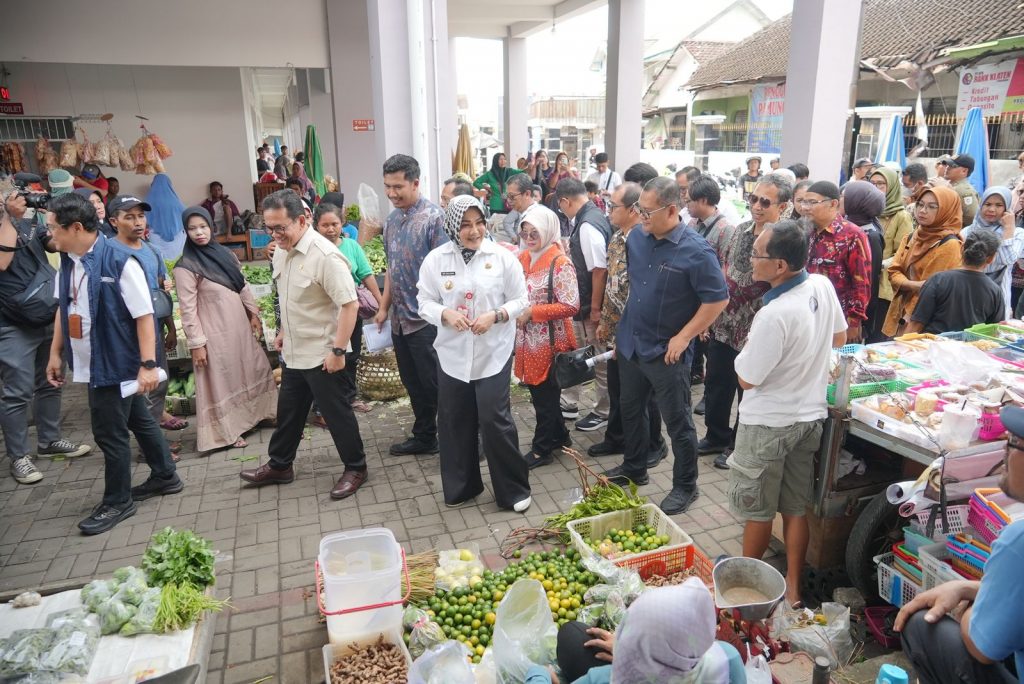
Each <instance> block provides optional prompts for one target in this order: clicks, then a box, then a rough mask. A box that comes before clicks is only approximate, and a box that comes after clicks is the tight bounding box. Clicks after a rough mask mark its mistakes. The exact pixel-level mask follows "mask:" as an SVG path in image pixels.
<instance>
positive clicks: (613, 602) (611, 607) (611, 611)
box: [598, 591, 626, 632]
mask: <svg viewBox="0 0 1024 684" xmlns="http://www.w3.org/2000/svg"><path fill="white" fill-rule="evenodd" d="M624 617H626V601H625V599H624V598H623V597H622V596H621V595H620V594H619V593H618V592H617V591H613V592H612V593H611V594H610V595H609V596H608V600H607V601H605V603H604V615H603V616H602V617H601V619H600V620H599V621H598V622H599V625H600V626H601V627H602V628H604V629H606V630H608V631H609V632H614V631H615V630H616V629H618V627H619V625H620V624H621V623H622V618H624Z"/></svg>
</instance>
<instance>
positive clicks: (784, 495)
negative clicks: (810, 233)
mask: <svg viewBox="0 0 1024 684" xmlns="http://www.w3.org/2000/svg"><path fill="white" fill-rule="evenodd" d="M807 250H808V245H807V231H805V230H803V229H802V228H801V227H800V225H799V224H798V223H797V222H795V221H780V222H778V223H775V224H768V225H767V226H766V227H765V229H764V231H763V232H762V233H761V234H760V235H759V236H758V237H757V239H756V240H755V241H754V246H753V249H752V250H751V259H752V260H753V278H754V280H756V281H759V282H766V283H768V284H769V285H771V289H770V290H768V292H766V293H765V295H764V306H763V307H762V308H761V309H760V310H759V311H758V312H757V314H756V315H755V316H754V321H753V323H752V324H751V327H750V334H749V335H748V337H747V344H746V345H745V346H744V347H743V351H742V352H740V354H739V355H738V356H737V357H736V375H737V376H738V378H739V384H740V387H742V388H743V390H744V394H743V400H742V401H741V402H740V408H739V414H740V417H739V428H738V430H737V433H736V449H735V450H734V451H733V453H732V455H731V456H730V457H729V460H728V463H729V466H730V471H729V504H730V507H731V508H732V510H733V511H734V512H735V513H736V514H737V515H738V516H740V517H741V518H743V519H744V520H745V521H746V526H745V527H744V530H743V555H744V556H747V557H748V558H761V557H762V556H763V555H764V552H765V551H767V550H768V542H769V541H770V540H771V535H772V521H773V520H774V518H775V514H776V513H777V512H778V513H782V521H783V538H784V541H785V543H786V564H787V572H786V599H787V600H788V601H789V602H790V603H791V604H799V603H800V573H801V571H802V569H803V564H804V557H805V556H806V555H807V540H808V527H807V518H806V517H805V515H806V510H807V504H808V503H809V502H810V493H811V484H812V482H813V479H814V478H813V476H814V454H815V452H816V451H817V450H818V447H819V446H820V444H821V432H822V425H823V423H824V420H825V417H826V415H827V406H826V403H825V388H826V385H827V383H828V365H829V354H830V350H831V348H833V347H839V346H842V345H843V344H845V343H846V318H845V317H844V315H843V308H842V306H841V305H840V303H839V298H838V297H837V296H836V292H835V288H833V287H832V283H831V282H829V280H828V279H827V278H825V277H824V276H821V275H816V274H808V273H807V271H805V270H804V266H805V265H806V264H807Z"/></svg>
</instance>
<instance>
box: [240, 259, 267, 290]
mask: <svg viewBox="0 0 1024 684" xmlns="http://www.w3.org/2000/svg"><path fill="white" fill-rule="evenodd" d="M242 276H244V277H245V281H246V282H247V283H249V284H251V285H269V284H270V281H271V273H270V267H269V266H250V265H249V264H245V265H243V266H242Z"/></svg>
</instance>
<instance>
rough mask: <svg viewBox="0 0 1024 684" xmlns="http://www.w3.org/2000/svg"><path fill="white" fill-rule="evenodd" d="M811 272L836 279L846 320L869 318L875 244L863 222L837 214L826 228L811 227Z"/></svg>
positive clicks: (809, 256)
mask: <svg viewBox="0 0 1024 684" xmlns="http://www.w3.org/2000/svg"><path fill="white" fill-rule="evenodd" d="M807 272H808V273H818V274H820V275H823V276H825V277H826V278H828V279H829V280H831V281H832V286H833V287H834V288H835V289H836V294H837V295H838V296H839V303H840V304H842V305H843V311H844V312H845V313H846V320H847V322H849V323H850V324H852V325H860V323H861V322H863V321H865V320H867V317H868V313H867V310H868V302H869V301H870V300H871V247H870V246H869V245H868V238H867V236H866V235H865V234H864V231H863V230H861V229H860V227H859V226H856V225H854V224H853V223H850V222H849V221H847V220H846V219H844V218H843V217H842V216H840V215H838V214H837V215H836V217H835V219H833V220H832V223H830V224H829V225H827V226H826V227H825V228H824V229H823V230H818V229H817V227H815V228H814V229H812V230H811V235H810V250H809V252H808V258H807Z"/></svg>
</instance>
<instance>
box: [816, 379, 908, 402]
mask: <svg viewBox="0 0 1024 684" xmlns="http://www.w3.org/2000/svg"><path fill="white" fill-rule="evenodd" d="M910 385H911V383H909V382H907V381H906V380H883V381H881V382H862V383H859V384H856V385H850V399H861V398H863V397H870V396H871V395H872V394H882V393H883V392H902V391H904V390H906V389H908V388H909V387H910ZM825 396H826V398H827V399H828V404H829V406H832V405H834V404H835V403H836V386H835V384H834V383H833V384H831V385H829V386H828V391H827V392H826V395H825Z"/></svg>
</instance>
